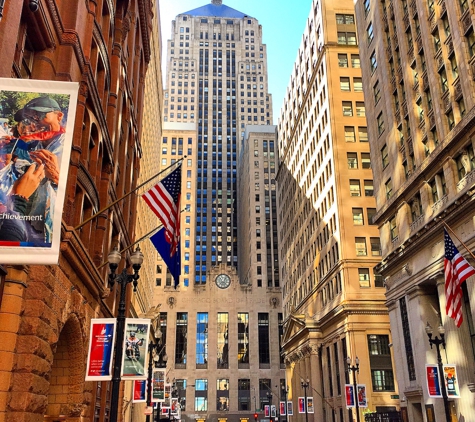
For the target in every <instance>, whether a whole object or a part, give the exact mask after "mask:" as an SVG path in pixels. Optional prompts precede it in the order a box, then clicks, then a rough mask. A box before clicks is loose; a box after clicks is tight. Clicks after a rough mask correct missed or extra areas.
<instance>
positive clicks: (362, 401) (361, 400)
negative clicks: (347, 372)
mask: <svg viewBox="0 0 475 422" xmlns="http://www.w3.org/2000/svg"><path fill="white" fill-rule="evenodd" d="M356 388H357V392H358V407H361V408H365V407H368V399H367V397H366V385H365V384H358V385H357V386H356Z"/></svg>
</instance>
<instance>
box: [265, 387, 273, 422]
mask: <svg viewBox="0 0 475 422" xmlns="http://www.w3.org/2000/svg"><path fill="white" fill-rule="evenodd" d="M266 396H267V401H268V402H269V420H272V393H271V392H270V391H268V392H267V393H266Z"/></svg>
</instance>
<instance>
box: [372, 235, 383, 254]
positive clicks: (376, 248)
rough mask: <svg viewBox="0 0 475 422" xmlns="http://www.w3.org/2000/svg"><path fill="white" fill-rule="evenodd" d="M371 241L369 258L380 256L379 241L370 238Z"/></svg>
mask: <svg viewBox="0 0 475 422" xmlns="http://www.w3.org/2000/svg"><path fill="white" fill-rule="evenodd" d="M370 241H371V256H381V241H380V239H379V237H372V238H371V239H370Z"/></svg>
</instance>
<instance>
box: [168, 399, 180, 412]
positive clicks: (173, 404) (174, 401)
mask: <svg viewBox="0 0 475 422" xmlns="http://www.w3.org/2000/svg"><path fill="white" fill-rule="evenodd" d="M170 415H178V397H172V401H171V406H170Z"/></svg>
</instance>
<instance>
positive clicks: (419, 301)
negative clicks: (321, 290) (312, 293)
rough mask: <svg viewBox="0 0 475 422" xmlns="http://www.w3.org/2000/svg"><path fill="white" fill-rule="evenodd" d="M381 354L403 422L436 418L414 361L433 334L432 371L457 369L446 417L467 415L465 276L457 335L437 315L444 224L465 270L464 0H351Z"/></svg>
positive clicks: (471, 357) (467, 107) (468, 47)
mask: <svg viewBox="0 0 475 422" xmlns="http://www.w3.org/2000/svg"><path fill="white" fill-rule="evenodd" d="M356 15H357V22H358V34H359V39H360V54H361V63H362V73H363V82H364V83H363V86H364V92H365V98H366V101H367V110H368V114H367V120H368V135H369V138H370V146H371V158H372V163H373V172H374V175H375V181H376V183H375V196H376V203H377V213H376V215H375V218H374V221H375V223H376V224H377V225H378V227H379V229H380V237H381V246H382V255H383V256H382V262H381V264H380V265H379V266H378V268H377V270H378V272H379V273H380V274H381V275H382V277H383V278H384V280H385V286H386V304H387V306H388V308H389V314H390V320H391V332H392V336H393V344H394V346H393V350H394V355H395V356H396V372H397V381H398V385H399V395H400V398H401V406H402V407H401V409H402V410H403V412H404V413H406V414H407V415H408V420H411V421H415V422H419V421H423V420H424V421H425V420H428V418H429V417H430V414H435V415H436V420H439V419H440V420H445V419H444V417H445V409H444V401H443V399H441V398H434V397H430V396H429V391H428V388H427V380H426V377H427V374H426V364H437V353H436V348H435V347H434V348H433V349H432V348H431V347H430V345H429V341H428V337H427V334H426V331H425V328H426V325H427V324H428V323H429V324H430V325H431V326H432V327H433V329H434V335H437V336H439V334H438V333H437V327H439V326H441V327H442V328H444V329H445V339H446V350H445V351H444V350H443V348H442V346H441V353H442V360H443V363H444V364H454V365H456V367H457V376H458V384H459V387H460V398H458V399H452V398H451V397H449V401H448V407H449V411H450V413H451V416H450V417H451V418H453V419H452V420H470V419H471V418H473V415H474V414H475V405H474V399H473V391H475V390H474V382H475V378H474V375H473V374H474V369H475V354H474V350H475V349H474V344H475V343H474V338H475V332H474V330H473V320H474V309H475V303H474V290H473V277H472V278H470V279H469V280H467V281H466V282H465V283H464V284H463V287H462V289H463V306H462V307H463V318H464V322H463V323H462V325H461V327H460V328H458V329H457V328H456V326H455V323H454V320H452V319H450V318H449V317H447V315H446V310H445V307H446V297H445V293H444V283H445V277H444V225H447V226H448V227H449V228H450V229H451V230H450V229H448V232H449V234H450V235H451V236H452V239H453V241H454V243H455V245H456V246H457V247H458V249H459V251H460V252H461V253H462V255H464V256H465V257H467V259H469V261H471V264H472V265H473V264H474V260H473V258H471V256H470V254H469V253H468V252H467V250H466V249H465V247H464V246H462V243H463V244H465V245H466V247H467V248H468V249H469V250H473V248H474V246H475V227H474V219H473V217H474V214H475V209H474V206H473V187H474V182H473V180H474V174H475V173H474V169H475V161H474V158H473V157H474V153H473V150H474V134H475V132H474V122H475V108H474V106H475V95H474V93H475V85H474V75H475V73H474V70H475V69H474V61H475V49H474V45H475V44H474V43H475V32H474V31H475V28H474V25H473V22H474V18H475V9H474V4H473V2H468V1H455V2H449V1H444V0H439V1H432V0H429V1H422V0H413V1H405V0H400V1H394V0H385V1H381V2H370V1H367V0H358V1H357V2H356Z"/></svg>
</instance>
